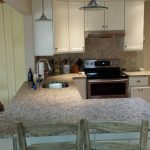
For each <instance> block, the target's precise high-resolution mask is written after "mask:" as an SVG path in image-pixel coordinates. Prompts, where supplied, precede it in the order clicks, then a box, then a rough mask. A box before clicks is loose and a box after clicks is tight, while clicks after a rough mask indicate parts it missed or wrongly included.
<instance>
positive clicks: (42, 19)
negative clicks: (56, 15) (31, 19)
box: [35, 0, 53, 21]
mask: <svg viewBox="0 0 150 150" xmlns="http://www.w3.org/2000/svg"><path fill="white" fill-rule="evenodd" d="M35 21H53V20H52V19H48V18H47V17H46V16H45V12H44V0H42V15H41V17H40V18H39V19H36V20H35Z"/></svg>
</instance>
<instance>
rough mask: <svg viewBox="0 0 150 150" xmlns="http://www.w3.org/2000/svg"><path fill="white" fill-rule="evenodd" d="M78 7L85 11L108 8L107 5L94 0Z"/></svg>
mask: <svg viewBox="0 0 150 150" xmlns="http://www.w3.org/2000/svg"><path fill="white" fill-rule="evenodd" d="M79 9H81V10H85V11H90V10H94V11H95V10H104V9H108V7H105V6H100V5H98V4H97V2H96V0H91V1H90V2H89V3H88V5H87V6H83V7H80V8H79Z"/></svg>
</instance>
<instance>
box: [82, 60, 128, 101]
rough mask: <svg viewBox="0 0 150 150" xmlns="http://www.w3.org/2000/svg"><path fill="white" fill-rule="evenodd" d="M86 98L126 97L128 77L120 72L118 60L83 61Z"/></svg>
mask: <svg viewBox="0 0 150 150" xmlns="http://www.w3.org/2000/svg"><path fill="white" fill-rule="evenodd" d="M84 71H85V74H86V76H87V97H88V98H124V97H128V76H127V75H125V74H124V73H122V71H121V70H120V64H119V60H116V59H115V60H114V59H113V60H85V61H84Z"/></svg>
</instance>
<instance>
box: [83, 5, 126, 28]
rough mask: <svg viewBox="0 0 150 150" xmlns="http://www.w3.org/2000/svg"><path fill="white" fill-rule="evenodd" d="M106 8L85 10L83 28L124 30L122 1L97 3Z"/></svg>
mask: <svg viewBox="0 0 150 150" xmlns="http://www.w3.org/2000/svg"><path fill="white" fill-rule="evenodd" d="M99 5H101V6H106V7H108V9H105V10H102V11H87V12H85V30H86V31H96V30H124V2H105V3H102V2H101V3H99Z"/></svg>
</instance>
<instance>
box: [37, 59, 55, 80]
mask: <svg viewBox="0 0 150 150" xmlns="http://www.w3.org/2000/svg"><path fill="white" fill-rule="evenodd" d="M42 61H44V62H46V63H47V66H48V70H49V71H51V70H52V68H51V67H50V64H49V62H48V60H47V59H42V58H41V59H39V60H38V61H37V65H36V66H37V78H39V62H42Z"/></svg>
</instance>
